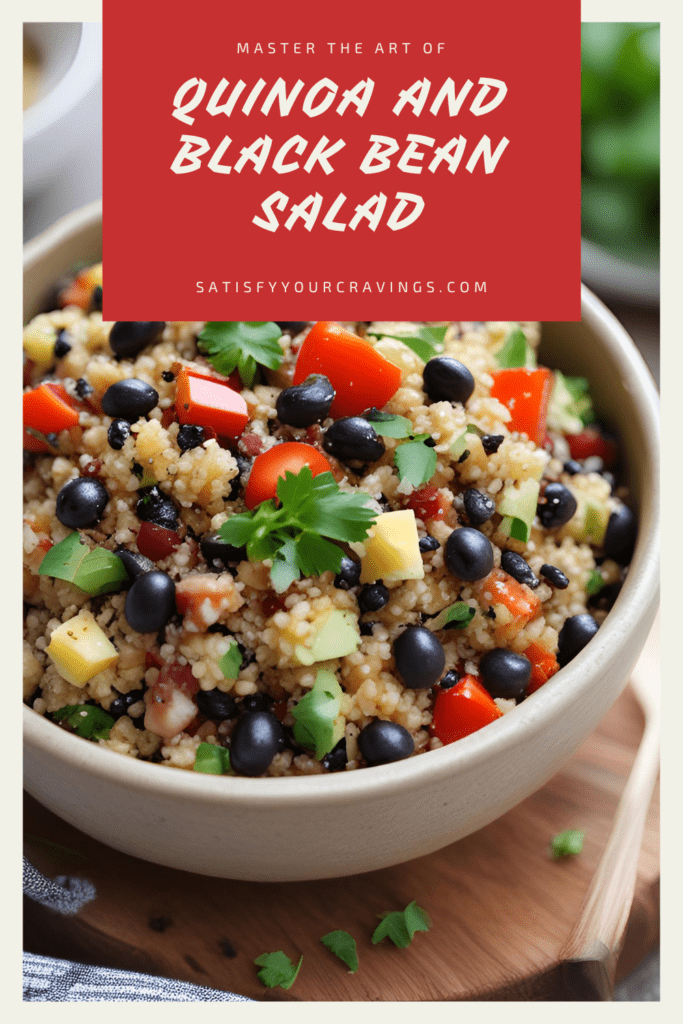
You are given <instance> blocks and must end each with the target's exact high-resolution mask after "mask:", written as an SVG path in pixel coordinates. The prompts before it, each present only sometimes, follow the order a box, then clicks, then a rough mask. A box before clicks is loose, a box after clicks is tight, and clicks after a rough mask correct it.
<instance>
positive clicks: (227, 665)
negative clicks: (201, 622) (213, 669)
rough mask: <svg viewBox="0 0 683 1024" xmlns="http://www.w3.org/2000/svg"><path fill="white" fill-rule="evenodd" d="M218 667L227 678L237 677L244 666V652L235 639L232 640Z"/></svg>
mask: <svg viewBox="0 0 683 1024" xmlns="http://www.w3.org/2000/svg"><path fill="white" fill-rule="evenodd" d="M218 667H219V669H220V670H221V672H222V673H223V675H224V676H225V678H226V679H237V677H238V675H239V674H240V668H241V667H242V652H241V651H240V649H239V646H238V643H237V641H236V640H235V639H232V640H231V641H230V647H229V648H228V650H227V651H226V652H225V654H224V655H223V657H222V658H221V660H220V661H219V662H218Z"/></svg>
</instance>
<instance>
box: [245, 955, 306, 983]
mask: <svg viewBox="0 0 683 1024" xmlns="http://www.w3.org/2000/svg"><path fill="white" fill-rule="evenodd" d="M303 959H304V958H303V955H302V957H301V959H300V960H299V963H298V964H297V965H296V967H295V966H294V964H293V963H292V961H291V960H290V959H289V957H288V956H287V955H286V954H285V953H283V952H282V950H281V949H280V950H278V952H277V953H263V954H262V955H261V956H257V957H256V959H255V960H254V963H255V964H256V966H257V967H260V968H261V970H260V971H259V972H258V979H259V981H261V982H262V983H263V984H264V985H265V986H266V987H267V988H275V986H276V985H279V986H280V988H291V987H292V985H293V984H294V982H295V981H296V976H297V974H298V973H299V970H300V968H301V964H302V962H303Z"/></svg>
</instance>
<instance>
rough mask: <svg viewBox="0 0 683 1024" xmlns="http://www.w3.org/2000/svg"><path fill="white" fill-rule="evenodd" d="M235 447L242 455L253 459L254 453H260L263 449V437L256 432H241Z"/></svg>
mask: <svg viewBox="0 0 683 1024" xmlns="http://www.w3.org/2000/svg"><path fill="white" fill-rule="evenodd" d="M237 447H238V449H239V451H240V452H241V453H242V455H246V456H247V457H248V458H251V459H253V458H254V456H255V455H260V454H261V452H262V451H263V438H261V437H259V436H258V434H242V436H241V438H240V439H239V441H238V442H237Z"/></svg>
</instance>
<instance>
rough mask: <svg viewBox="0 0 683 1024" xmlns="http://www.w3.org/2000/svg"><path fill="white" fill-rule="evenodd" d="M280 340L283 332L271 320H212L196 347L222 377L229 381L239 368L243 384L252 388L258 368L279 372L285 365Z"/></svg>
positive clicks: (200, 336)
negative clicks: (234, 371) (230, 376)
mask: <svg viewBox="0 0 683 1024" xmlns="http://www.w3.org/2000/svg"><path fill="white" fill-rule="evenodd" d="M281 336H282V331H281V330H280V328H279V327H278V326H277V324H276V323H273V322H272V321H269V320H222V321H221V320H211V321H209V322H208V323H207V324H206V326H205V327H204V330H203V331H202V332H201V334H200V335H199V337H198V338H197V345H198V347H199V349H200V351H201V352H203V353H204V355H205V356H206V357H207V359H208V360H209V362H210V363H211V365H212V366H214V367H215V368H216V369H217V370H218V372H219V373H223V374H225V376H226V377H227V376H229V374H231V373H232V371H233V370H234V369H235V368H237V369H238V370H239V374H240V377H241V378H242V383H243V384H244V385H246V387H251V385H252V384H253V383H254V377H255V376H256V369H257V366H267V367H268V369H269V370H277V369H278V367H279V366H280V364H281V363H282V360H283V358H284V354H283V352H282V349H281V348H280V346H279V345H278V338H280V337H281Z"/></svg>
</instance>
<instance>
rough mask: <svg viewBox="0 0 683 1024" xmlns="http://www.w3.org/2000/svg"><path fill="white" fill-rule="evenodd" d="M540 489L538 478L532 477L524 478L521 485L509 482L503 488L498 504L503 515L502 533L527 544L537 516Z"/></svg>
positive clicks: (498, 508)
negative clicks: (533, 478)
mask: <svg viewBox="0 0 683 1024" xmlns="http://www.w3.org/2000/svg"><path fill="white" fill-rule="evenodd" d="M540 489H541V488H540V484H539V482H538V480H532V479H527V480H522V482H521V483H520V484H519V485H516V484H508V486H507V487H504V488H503V490H502V491H501V494H500V498H499V499H498V503H497V506H496V508H497V511H498V512H499V513H500V514H501V515H502V516H503V519H502V521H501V524H500V527H499V529H500V531H501V533H503V534H505V536H507V537H512V538H513V539H514V540H521V541H522V542H523V543H525V544H526V542H527V541H528V540H529V536H530V534H531V524H532V523H533V521H534V518H535V516H536V507H537V505H538V495H539V492H540Z"/></svg>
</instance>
